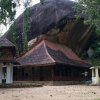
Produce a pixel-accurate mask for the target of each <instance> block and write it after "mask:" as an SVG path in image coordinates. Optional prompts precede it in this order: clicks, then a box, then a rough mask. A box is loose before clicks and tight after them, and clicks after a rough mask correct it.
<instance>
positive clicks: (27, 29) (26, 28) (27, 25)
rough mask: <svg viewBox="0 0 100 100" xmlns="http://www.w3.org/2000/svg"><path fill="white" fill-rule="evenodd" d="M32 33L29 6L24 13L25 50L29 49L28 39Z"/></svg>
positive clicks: (23, 35) (23, 36)
mask: <svg viewBox="0 0 100 100" xmlns="http://www.w3.org/2000/svg"><path fill="white" fill-rule="evenodd" d="M28 33H30V17H29V8H26V10H25V12H24V15H23V34H22V38H23V51H27V49H28V40H27V36H28Z"/></svg>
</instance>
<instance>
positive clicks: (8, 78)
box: [0, 63, 13, 84]
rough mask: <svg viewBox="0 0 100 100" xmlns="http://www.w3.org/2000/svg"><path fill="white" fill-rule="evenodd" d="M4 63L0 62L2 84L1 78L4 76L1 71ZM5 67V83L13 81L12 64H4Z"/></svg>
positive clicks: (0, 82)
mask: <svg viewBox="0 0 100 100" xmlns="http://www.w3.org/2000/svg"><path fill="white" fill-rule="evenodd" d="M3 66H4V65H3V64H2V63H0V84H2V79H3V78H4V76H3V73H2V67H3ZM5 67H7V71H6V84H11V83H13V65H12V64H6V65H5Z"/></svg>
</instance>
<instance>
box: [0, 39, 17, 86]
mask: <svg viewBox="0 0 100 100" xmlns="http://www.w3.org/2000/svg"><path fill="white" fill-rule="evenodd" d="M15 52H16V50H15V45H14V44H12V43H11V42H10V41H9V40H8V39H6V38H3V39H2V38H1V39H0V84H11V83H13V63H14V61H15V60H14V56H15Z"/></svg>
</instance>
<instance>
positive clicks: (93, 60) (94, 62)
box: [92, 58, 100, 66]
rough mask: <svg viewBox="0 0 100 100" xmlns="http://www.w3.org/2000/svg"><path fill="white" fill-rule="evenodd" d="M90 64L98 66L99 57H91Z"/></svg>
mask: <svg viewBox="0 0 100 100" xmlns="http://www.w3.org/2000/svg"><path fill="white" fill-rule="evenodd" d="M92 64H93V65H94V66H95V65H96V66H100V59H95V58H93V59H92Z"/></svg>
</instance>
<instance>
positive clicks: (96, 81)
mask: <svg viewBox="0 0 100 100" xmlns="http://www.w3.org/2000/svg"><path fill="white" fill-rule="evenodd" d="M95 83H99V72H98V68H95Z"/></svg>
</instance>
